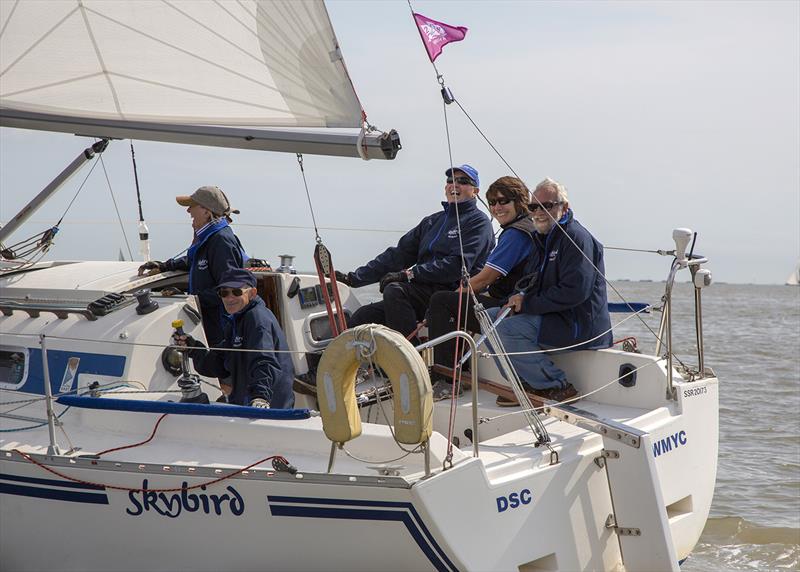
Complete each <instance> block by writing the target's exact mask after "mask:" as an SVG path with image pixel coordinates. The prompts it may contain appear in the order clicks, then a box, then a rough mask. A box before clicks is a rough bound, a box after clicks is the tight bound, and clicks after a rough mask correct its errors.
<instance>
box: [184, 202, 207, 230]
mask: <svg viewBox="0 0 800 572" xmlns="http://www.w3.org/2000/svg"><path fill="white" fill-rule="evenodd" d="M186 212H187V213H189V216H190V217H192V228H193V229H194V230H195V231H197V230H200V229H201V228H203V227H204V226H205V225H207V224H208V223H209V221H210V220H211V211H210V210H208V209H207V208H206V207H203V206H200V205H198V204H197V203H194V204H193V205H191V206H189V207H188V208H187V209H186Z"/></svg>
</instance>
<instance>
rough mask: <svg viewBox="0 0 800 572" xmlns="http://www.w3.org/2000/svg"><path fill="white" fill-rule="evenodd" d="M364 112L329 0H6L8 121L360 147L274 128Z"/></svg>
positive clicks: (0, 11)
mask: <svg viewBox="0 0 800 572" xmlns="http://www.w3.org/2000/svg"><path fill="white" fill-rule="evenodd" d="M364 118H365V115H364V112H363V110H362V108H361V104H360V102H359V100H358V97H357V96H356V93H355V91H354V88H353V85H352V83H351V81H350V77H349V75H348V73H347V69H346V68H345V64H344V60H343V59H342V56H341V53H340V51H339V46H338V42H337V40H336V36H335V34H334V32H333V28H332V27H331V23H330V19H329V17H328V13H327V10H326V8H325V5H324V4H323V2H322V1H321V0H308V1H296V0H270V1H260V0H243V1H241V2H211V1H193V2H169V1H166V2H152V1H142V0H108V1H103V0H35V1H34V0H28V1H23V0H17V1H14V2H6V1H3V2H0V119H1V120H2V123H0V124H2V125H3V126H10V127H22V128H29V129H43V130H49V131H66V132H72V133H79V134H83V135H94V136H98V137H101V136H102V137H135V138H139V139H152V140H159V141H170V142H178V143H195V144H202V145H220V146H232V147H240V148H255V149H270V150H278V151H292V152H310V153H313V152H322V153H324V154H333V155H352V156H356V155H357V151H356V150H355V148H353V149H351V150H349V151H348V152H343V151H339V152H337V151H325V150H321V149H315V148H302V147H298V145H299V144H301V143H302V142H315V143H316V144H329V143H336V142H338V141H339V139H338V138H337V137H339V136H340V135H342V134H341V133H334V134H331V133H327V134H326V135H324V136H320V137H315V136H314V135H313V132H311V133H309V131H308V130H305V131H302V132H297V130H295V131H294V132H291V131H289V132H288V133H287V131H286V130H283V131H277V132H276V131H275V130H274V129H273V130H270V129H265V128H287V127H291V128H294V127H307V128H330V127H336V128H356V129H359V128H361V126H362V124H363V120H364ZM356 137H357V134H355V133H353V132H350V133H347V142H348V144H349V145H351V146H352V147H355V141H356ZM275 138H277V139H278V140H279V141H281V142H282V145H283V148H273V147H271V146H270V145H269V144H266V143H264V142H263V141H262V140H264V139H270V140H272V139H275ZM372 138H373V139H375V140H377V139H378V135H374V136H373V137H372ZM293 144H294V146H292V145H293ZM371 144H372V145H375V144H376V141H367V142H366V143H362V145H367V146H369V145H371ZM377 146H378V147H380V145H379V143H377ZM290 147H291V148H290ZM378 155H380V153H377V154H376V155H375V156H376V157H377V156H378ZM370 156H372V155H371V154H370Z"/></svg>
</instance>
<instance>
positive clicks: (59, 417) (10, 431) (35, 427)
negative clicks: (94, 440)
mask: <svg viewBox="0 0 800 572" xmlns="http://www.w3.org/2000/svg"><path fill="white" fill-rule="evenodd" d="M70 407H71V406H67V408H66V409H65V410H64V411H62V412H61V413H59V414H58V415H56V419H61V417H62V416H63V415H64V413H66V412H67V411H69V410H70ZM45 425H47V421H45V422H44V423H39V424H38V425H31V426H30V427H20V428H19V429H0V433H14V432H16V431H27V430H28V429H38V428H39V427H44V426H45Z"/></svg>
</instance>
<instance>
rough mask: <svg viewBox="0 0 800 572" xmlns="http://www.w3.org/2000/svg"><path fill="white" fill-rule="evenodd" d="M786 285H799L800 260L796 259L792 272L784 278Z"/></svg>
mask: <svg viewBox="0 0 800 572" xmlns="http://www.w3.org/2000/svg"><path fill="white" fill-rule="evenodd" d="M786 285H787V286H800V260H798V261H797V265H796V266H795V268H794V272H792V273H791V274H789V277H788V278H786Z"/></svg>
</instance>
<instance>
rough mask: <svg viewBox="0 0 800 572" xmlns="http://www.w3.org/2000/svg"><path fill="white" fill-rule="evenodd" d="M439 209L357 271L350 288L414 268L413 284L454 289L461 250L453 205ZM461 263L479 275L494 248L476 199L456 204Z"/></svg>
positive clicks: (444, 205)
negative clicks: (459, 230)
mask: <svg viewBox="0 0 800 572" xmlns="http://www.w3.org/2000/svg"><path fill="white" fill-rule="evenodd" d="M442 207H443V208H442V210H441V211H439V212H436V213H433V214H432V215H429V216H426V217H425V218H424V219H422V220H421V221H420V223H419V224H418V225H417V226H415V227H414V228H412V229H411V230H410V231H408V232H407V233H406V234H404V235H403V237H402V238H401V239H400V241H399V242H398V243H397V246H392V247H389V248H387V249H386V250H385V251H383V252H382V253H381V254H379V255H378V256H377V257H375V259H374V260H372V261H370V262H368V263H367V264H365V265H364V266H361V267H359V268H357V269H356V270H355V271H354V272H353V274H354V278H355V279H354V280H353V281H352V285H353V286H354V287H356V288H358V287H361V286H366V285H368V284H374V283H375V282H378V281H379V280H380V279H381V278H382V277H383V276H384V275H385V274H386V273H387V272H397V271H399V270H403V269H405V268H410V267H412V266H414V281H415V282H420V283H424V284H438V285H442V286H444V287H446V288H455V287H456V286H458V281H459V278H460V277H461V251H460V247H459V240H458V221H457V220H456V206H455V204H454V203H447V202H443V203H442ZM458 218H459V220H460V223H461V233H462V240H461V242H462V244H463V247H464V262H465V264H466V267H467V272H469V275H470V276H473V275H475V274H477V273H478V272H480V270H481V269H482V268H483V266H484V264H486V258H487V257H488V256H489V253H490V252H491V251H492V249H493V248H494V233H493V232H492V224H491V222H490V221H489V217H488V216H486V214H484V213H483V212H481V211H480V210H478V207H477V200H475V199H471V200H468V201H464V202H462V203H458Z"/></svg>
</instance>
